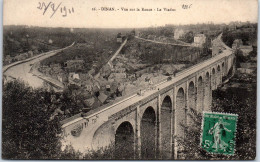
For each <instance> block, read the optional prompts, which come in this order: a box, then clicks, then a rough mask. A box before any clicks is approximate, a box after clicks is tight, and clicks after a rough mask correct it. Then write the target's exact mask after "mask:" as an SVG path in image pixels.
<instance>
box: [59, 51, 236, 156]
mask: <svg viewBox="0 0 260 162" xmlns="http://www.w3.org/2000/svg"><path fill="white" fill-rule="evenodd" d="M234 58H235V55H234V54H233V52H232V51H231V49H229V48H226V49H225V50H223V52H222V53H221V54H219V55H217V56H215V57H212V58H210V59H208V60H205V61H204V62H201V63H199V64H196V65H194V66H192V67H190V68H188V69H186V70H183V71H181V72H179V73H177V74H176V75H175V76H172V78H169V79H167V80H164V81H162V82H161V83H159V84H157V85H155V87H154V88H152V89H149V90H143V92H142V93H141V94H135V95H133V96H130V97H128V98H125V99H122V100H121V101H119V102H116V103H114V104H113V105H110V106H106V105H105V106H106V107H105V106H104V107H102V108H97V109H96V110H92V111H90V112H88V113H86V114H85V115H84V116H80V115H78V116H75V117H73V118H70V119H68V120H66V121H63V123H62V124H63V125H62V127H63V135H64V138H63V140H62V142H63V145H64V146H65V145H71V146H72V147H73V148H74V149H75V150H79V151H80V152H87V151H88V150H97V149H100V148H102V147H106V146H109V145H111V144H112V145H114V146H115V156H116V157H117V158H118V159H120V158H124V157H131V158H133V159H154V158H162V159H176V158H178V154H179V153H180V151H181V147H180V146H179V143H178V141H177V140H176V137H177V138H178V137H179V138H180V139H183V138H184V137H185V131H184V126H189V125H190V124H191V122H192V121H191V119H190V117H189V115H187V114H189V113H190V112H191V108H192V109H194V110H197V111H198V112H202V111H211V102H212V90H214V89H216V88H217V86H218V85H220V84H221V83H222V78H223V77H224V76H226V75H227V74H228V72H229V71H230V70H231V69H233V68H234ZM187 135H188V134H187Z"/></svg>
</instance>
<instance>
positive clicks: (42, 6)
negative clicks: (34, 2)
mask: <svg viewBox="0 0 260 162" xmlns="http://www.w3.org/2000/svg"><path fill="white" fill-rule="evenodd" d="M37 8H38V9H39V10H42V11H43V13H42V14H43V15H45V13H46V12H47V11H49V12H51V16H50V18H52V17H53V16H54V15H55V14H56V13H57V11H58V10H59V11H58V13H60V14H61V15H62V17H66V16H67V15H68V14H72V13H74V8H73V7H71V8H67V7H66V6H64V5H62V2H61V3H59V4H58V5H56V4H55V3H53V2H49V3H48V4H47V3H45V2H39V3H38V7H37Z"/></svg>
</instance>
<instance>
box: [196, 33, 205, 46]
mask: <svg viewBox="0 0 260 162" xmlns="http://www.w3.org/2000/svg"><path fill="white" fill-rule="evenodd" d="M204 43H206V36H205V35H204V34H196V35H195V36H194V45H195V46H198V47H202V45H203V44H204Z"/></svg>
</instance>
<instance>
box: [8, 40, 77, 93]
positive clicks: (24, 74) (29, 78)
mask: <svg viewBox="0 0 260 162" xmlns="http://www.w3.org/2000/svg"><path fill="white" fill-rule="evenodd" d="M73 45H74V43H72V45H70V46H68V47H65V48H62V49H58V50H54V51H50V52H46V53H43V54H40V55H37V56H34V57H33V58H29V59H26V60H23V61H19V62H16V63H13V64H11V65H7V66H5V67H3V74H4V77H5V78H6V80H7V81H8V80H12V79H20V80H23V81H24V82H25V83H28V84H29V85H30V86H31V87H33V88H40V87H42V86H43V82H44V81H43V79H41V78H39V77H38V76H35V75H33V74H32V73H31V72H30V70H31V68H32V66H33V64H35V63H38V62H40V61H42V60H44V59H46V58H48V57H51V56H54V55H56V54H57V53H59V52H60V51H62V50H64V49H67V48H69V47H71V46H73ZM43 77H45V76H43ZM46 78H47V77H46ZM51 81H53V80H50V82H51ZM53 84H54V85H55V84H56V81H53ZM57 86H59V85H57Z"/></svg>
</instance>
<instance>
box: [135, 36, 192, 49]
mask: <svg viewBox="0 0 260 162" xmlns="http://www.w3.org/2000/svg"><path fill="white" fill-rule="evenodd" d="M135 38H137V39H140V40H143V41H146V42H152V43H157V44H165V45H172V46H182V47H196V46H193V45H191V44H177V43H165V42H159V41H155V40H150V39H144V38H140V37H138V36H135Z"/></svg>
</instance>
